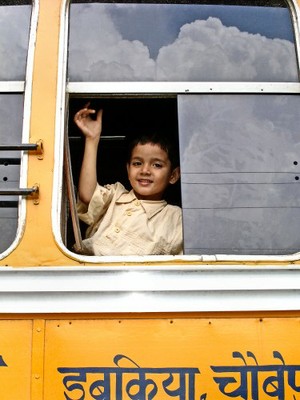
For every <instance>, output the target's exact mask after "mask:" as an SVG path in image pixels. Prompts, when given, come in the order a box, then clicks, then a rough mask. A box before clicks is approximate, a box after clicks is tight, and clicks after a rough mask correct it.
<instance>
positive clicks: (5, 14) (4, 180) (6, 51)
mask: <svg viewBox="0 0 300 400" xmlns="http://www.w3.org/2000/svg"><path fill="white" fill-rule="evenodd" d="M31 13H32V1H23V0H22V1H20V0H18V1H14V0H10V1H3V0H2V1H1V0H0V31H1V35H0V53H1V54H0V59H1V61H0V121H1V124H0V192H1V193H2V194H1V196H0V237H1V240H0V254H1V253H3V252H4V251H5V250H7V249H8V248H9V247H10V245H11V244H12V243H13V242H14V240H15V239H16V236H17V231H18V228H20V219H21V211H20V210H21V198H20V197H19V196H18V195H14V196H12V195H5V193H6V192H8V193H10V189H16V188H19V187H20V182H21V179H22V178H21V170H22V168H23V169H24V168H25V166H24V157H23V153H22V152H21V151H16V150H12V147H14V148H16V146H18V145H19V146H20V145H21V143H22V141H23V139H24V140H26V141H27V142H28V136H29V135H28V125H27V123H28V114H29V110H28V109H26V110H25V102H26V100H25V79H26V67H27V56H28V50H29V32H30V21H31Z"/></svg>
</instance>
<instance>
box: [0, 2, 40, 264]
mask: <svg viewBox="0 0 300 400" xmlns="http://www.w3.org/2000/svg"><path fill="white" fill-rule="evenodd" d="M5 5H7V4H5ZM38 12H39V0H32V4H31V18H30V28H29V36H28V51H27V62H26V71H25V80H24V81H0V93H1V94H4V93H14V94H23V96H24V106H23V125H22V134H21V141H22V143H29V138H30V115H31V97H32V81H33V64H34V53H35V42H36V32H37V23H38ZM13 144H15V143H13ZM27 174H28V154H27V153H26V152H23V151H22V152H21V163H20V179H19V185H20V187H26V186H27ZM18 211H19V212H18V225H17V231H16V235H15V239H14V240H13V242H12V243H11V245H10V246H9V247H8V248H7V249H6V250H4V252H2V253H1V254H0V260H2V259H4V258H5V257H7V256H8V255H9V254H10V253H11V252H12V251H13V250H14V249H15V248H16V247H17V245H18V244H19V242H20V241H21V238H22V235H23V232H24V229H25V222H26V199H25V198H23V197H21V196H19V200H18Z"/></svg>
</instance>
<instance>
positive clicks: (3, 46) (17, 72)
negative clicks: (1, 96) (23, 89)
mask: <svg viewBox="0 0 300 400" xmlns="http://www.w3.org/2000/svg"><path fill="white" fill-rule="evenodd" d="M14 3H15V2H14V1H11V2H10V4H14ZM21 3H23V2H21ZM2 4H3V2H0V60H1V62H0V80H2V81H10V80H25V69H26V58H27V50H28V40H29V26H30V16H31V6H30V5H24V4H21V5H10V6H9V5H2ZM5 4H6V3H5ZM16 4H19V3H18V2H17V3H16Z"/></svg>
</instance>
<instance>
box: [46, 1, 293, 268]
mask: <svg viewBox="0 0 300 400" xmlns="http://www.w3.org/2000/svg"><path fill="white" fill-rule="evenodd" d="M287 5H288V7H289V9H290V12H291V17H292V24H293V28H294V29H295V50H296V55H297V62H298V65H297V68H298V75H299V76H300V67H299V53H300V51H299V50H300V47H299V34H300V23H299V18H300V9H299V5H298V4H297V2H296V0H287ZM69 6H70V0H64V1H63V2H62V12H61V32H60V48H59V70H58V86H57V105H56V115H57V119H56V139H55V174H54V181H53V209H52V222H53V224H52V226H53V234H54V237H55V240H56V242H57V244H58V245H59V246H60V248H61V249H62V250H63V252H64V253H65V254H66V255H67V256H69V257H70V258H73V259H74V260H77V261H80V262H82V263H97V264H100V265H101V264H105V265H107V264H111V265H113V263H120V262H122V263H145V262H154V263H159V262H167V263H170V264H173V265H175V264H177V265H178V264H179V263H183V264H189V263H191V262H192V263H194V262H208V263H214V262H216V263H217V262H218V263H219V262H232V263H236V264H238V263H243V264H244V263H247V262H248V263H251V262H252V263H253V262H264V263H270V264H272V263H286V262H294V261H298V260H300V249H299V252H297V253H295V254H291V255H279V256H269V255H268V256H263V255H232V254H225V255H223V254H222V255H217V254H216V255H205V254H204V255H203V254H202V255H183V256H151V255H149V256H144V257H141V256H85V255H78V254H76V253H74V252H71V251H70V250H69V249H67V248H66V246H65V244H64V243H63V240H62V237H61V230H60V223H61V221H60V211H61V203H62V192H63V190H62V189H63V146H64V134H65V130H66V120H65V118H66V117H65V116H66V115H67V110H66V104H67V100H68V98H69V95H79V96H80V95H85V94H87V95H96V94H98V95H102V96H105V95H114V96H118V95H120V96H124V95H135V96H137V97H138V96H139V95H141V96H143V95H145V94H153V95H154V94H156V95H157V96H159V95H160V94H170V96H174V95H180V94H208V93H209V94H212V93H214V94H220V93H227V94H237V93H243V94H250V93H257V94H260V93H263V94H298V95H300V82H297V83H282V82H255V83H252V82H251V83H248V82H69V83H67V81H66V77H67V50H68V26H69Z"/></svg>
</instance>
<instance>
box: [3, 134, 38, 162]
mask: <svg viewBox="0 0 300 400" xmlns="http://www.w3.org/2000/svg"><path fill="white" fill-rule="evenodd" d="M21 150H25V151H29V152H30V153H31V154H35V155H37V156H38V159H39V160H41V159H43V156H44V144H43V141H42V140H41V139H40V140H38V141H37V142H36V143H21V144H1V145H0V151H21Z"/></svg>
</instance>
